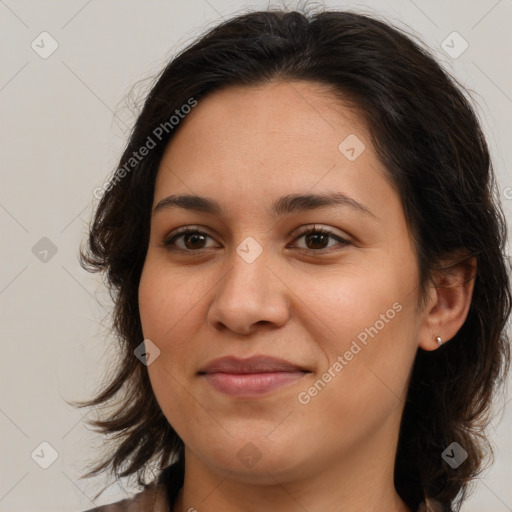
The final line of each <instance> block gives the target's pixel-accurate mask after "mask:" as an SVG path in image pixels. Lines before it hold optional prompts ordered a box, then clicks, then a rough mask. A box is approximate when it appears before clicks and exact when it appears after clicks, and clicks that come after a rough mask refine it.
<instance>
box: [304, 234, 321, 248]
mask: <svg viewBox="0 0 512 512" xmlns="http://www.w3.org/2000/svg"><path fill="white" fill-rule="evenodd" d="M325 237H326V235H324V234H323V233H317V234H313V235H307V236H306V239H307V240H308V241H310V240H311V239H313V245H314V244H315V243H318V242H319V239H324V238H325ZM315 239H316V241H315ZM323 241H324V242H325V240H323ZM320 245H324V244H322V243H321V240H320ZM319 248H320V249H322V248H323V247H313V249H319Z"/></svg>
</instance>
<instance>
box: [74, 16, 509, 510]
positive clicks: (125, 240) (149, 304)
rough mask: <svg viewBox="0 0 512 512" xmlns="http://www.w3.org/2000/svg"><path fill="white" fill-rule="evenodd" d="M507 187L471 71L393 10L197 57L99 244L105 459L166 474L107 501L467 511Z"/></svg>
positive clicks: (498, 297) (118, 196)
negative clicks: (471, 93) (502, 187)
mask: <svg viewBox="0 0 512 512" xmlns="http://www.w3.org/2000/svg"><path fill="white" fill-rule="evenodd" d="M493 180H494V176H493V172H492V167H491V163H490V159H489V153H488V149H487V145H486V142H485V140H484V137H483V135H482V132H481V129H480V127H479V124H478V122H477V119H476V116H475V114H474V112H473V109H472V107H471V106H470V105H469V103H468V102H467V100H466V99H465V97H464V94H463V93H462V92H461V87H460V86H458V85H457V84H456V83H455V81H454V80H453V79H452V78H450V77H449V76H448V75H447V74H446V73H445V72H444V71H443V70H442V69H441V68H440V66H439V65H438V64H437V63H436V62H435V61H434V59H433V58H432V57H431V56H430V55H429V54H428V52H427V51H426V50H424V49H422V48H421V47H420V46H419V45H418V44H417V43H415V42H413V41H412V40H411V39H410V38H409V37H408V36H406V35H404V34H403V33H401V32H400V31H398V30H397V29H395V28H393V27H391V26H389V25H387V24H385V23H383V22H380V21H377V20H375V19H372V18H371V17H367V16H363V15H359V14H354V13H350V12H329V11H327V12H322V13H316V14H301V13H298V12H284V11H272V12H254V13H250V14H245V15H241V16H238V17H236V18H234V19H231V20H228V21H226V22H224V23H222V24H221V25H219V26H217V27H215V28H213V29H212V30H211V31H209V32H208V33H207V34H206V35H204V36H203V37H202V38H201V39H199V40H198V41H197V42H195V43H193V44H192V45H191V46H189V47H188V48H187V49H186V50H185V51H183V52H182V53H181V54H180V55H178V56H177V57H176V58H174V59H173V60H172V61H171V62H170V63H169V64H168V66H167V67H166V69H165V70H164V71H163V72H162V74H161V75H160V77H159V79H158V81H157V82H156V84H155V85H154V87H153V88H152V90H151V92H150V93H149V95H148V97H147V100H146V102H145V105H144V108H143V110H142V112H141V114H140V116H139V118H138V120H137V122H136V124H135V127H134V130H133V132H132V135H131V138H130V141H129V143H128V146H127V148H126V150H125V152H124V154H123V156H122V158H121V161H120V165H119V169H118V170H117V171H116V173H115V175H114V176H113V177H112V179H111V181H110V184H109V186H108V187H107V188H106V189H105V190H104V191H102V198H101V201H100V204H99V206H98V210H97V212H96V216H95V219H94V223H93V225H92V227H91V231H90V236H89V246H88V248H87V249H86V250H84V251H83V264H84V266H86V268H88V269H89V270H92V271H104V272H106V275H107V278H108V283H109V285H110V287H111V289H112V291H113V293H114V297H115V318H114V320H115V326H116V330H117V333H118V336H119V340H120V343H121V349H122V354H123V359H122V362H121V364H120V366H119V368H118V371H117V374H116V375H115V376H114V377H113V378H112V381H111V382H110V384H109V385H108V387H106V389H104V390H103V392H102V393H100V394H99V395H98V396H97V397H95V398H94V399H93V400H91V402H89V403H88V404H86V405H89V406H91V405H94V406H98V405H110V407H113V409H112V408H111V409H110V415H109V416H106V417H104V418H103V419H101V420H99V421H97V422H95V425H96V426H97V427H99V429H100V430H101V431H102V432H104V433H105V434H108V435H111V436H112V435H113V436H114V437H115V439H116V440H117V445H116V447H115V451H114V452H113V453H112V454H111V455H110V456H108V457H107V458H106V459H105V460H103V461H102V462H101V463H99V464H98V466H97V467H96V468H95V469H94V470H93V471H92V473H91V474H95V473H98V472H100V471H104V470H108V469H110V470H112V471H113V473H114V474H115V476H116V477H124V476H131V475H137V476H138V477H139V482H140V483H141V485H142V484H144V485H145V490H143V491H142V492H141V493H139V494H138V495H137V496H136V497H134V498H133V499H130V500H124V501H122V502H119V503H117V504H114V505H110V506H106V507H100V508H98V509H95V510H96V511H110V512H113V511H121V510H130V511H132V510H133V511H135V510H137V511H138V510H155V511H156V510H159V511H160V510H161V511H167V510H169V511H171V510H172V511H175V512H178V511H179V512H181V511H185V510H188V511H193V510H197V511H199V512H203V511H218V510H223V511H231V510H236V511H240V510H247V511H259V510H265V511H274V510H280V511H295V510H307V511H310V512H313V511H324V512H327V511H339V510H343V511H350V512H360V511H365V512H367V511H369V510H379V511H381V510H382V511H383V510H385V511H386V512H399V511H400V512H405V511H409V512H411V511H417V510H444V511H451V510H458V509H459V508H460V505H461V504H462V503H463V501H464V499H465V497H466V491H467V485H468V483H469V482H470V481H471V479H472V478H474V477H475V476H476V475H477V474H478V472H479V470H480V469H481V467H482V464H483V462H484V455H483V454H484V452H483V448H482V444H481V440H482V439H485V437H484V433H483V432H484V431H483V429H484V427H485V426H486V413H487V412H488V409H489V406H490V403H491V398H492V396H493V394H494V392H495V390H496V389H498V386H499V384H500V383H501V382H502V380H503V378H504V376H505V374H506V372H507V370H508V365H509V345H508V340H507V338H506V336H505V331H504V329H505V324H506V320H507V317H508V315H509V313H510V307H511V306H510V304H511V294H510V286H509V278H508V275H507V268H506V264H505V259H504V256H503V249H504V243H505V222H504V219H503V215H502V213H501V209H500V206H499V204H498V202H497V200H496V199H495V190H494V181H493ZM112 404H113V405H112ZM155 465H156V467H157V470H158V472H159V474H155V472H154V471H153V472H152V470H151V469H150V468H154V467H155ZM148 472H150V473H151V474H150V475H149V476H148ZM147 482H149V483H147Z"/></svg>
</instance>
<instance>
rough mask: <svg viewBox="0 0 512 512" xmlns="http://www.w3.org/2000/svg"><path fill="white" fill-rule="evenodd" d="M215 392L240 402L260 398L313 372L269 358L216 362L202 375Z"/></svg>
mask: <svg viewBox="0 0 512 512" xmlns="http://www.w3.org/2000/svg"><path fill="white" fill-rule="evenodd" d="M198 373H199V375H200V376H201V377H203V378H205V379H206V381H207V382H208V384H210V385H211V386H212V387H213V388H214V389H215V390H217V391H219V392H221V393H223V394H226V395H229V396H232V397H238V398H250V397H258V396H263V395H267V394H269V393H271V392H272V391H276V390H278V389H281V388H283V387H286V386H289V385H291V384H293V383H294V382H296V381H297V380H299V379H301V378H302V377H303V376H304V375H305V374H306V373H310V371H309V370H307V369H305V368H302V367H300V366H298V365H296V364H293V363H290V362H289V361H285V360H284V359H278V358H275V357H269V356H253V357H250V358H246V359H241V358H238V357H233V356H228V357H222V358H219V359H215V360H213V361H211V362H210V363H208V364H207V365H206V366H205V367H204V368H203V369H201V370H200V371H199V372H198Z"/></svg>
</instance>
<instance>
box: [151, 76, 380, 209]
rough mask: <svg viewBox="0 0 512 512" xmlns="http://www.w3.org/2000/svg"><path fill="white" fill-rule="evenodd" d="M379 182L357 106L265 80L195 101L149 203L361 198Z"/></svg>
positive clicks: (310, 87)
mask: <svg viewBox="0 0 512 512" xmlns="http://www.w3.org/2000/svg"><path fill="white" fill-rule="evenodd" d="M362 183H365V186H364V187H361V184H362ZM383 186H384V187H385V186H387V187H388V188H389V184H388V183H387V177H386V173H385V169H384V167H383V166H382V164H381V163H380V161H379V160H378V158H377V156H376V155H375V152H374V150H373V146H372V144H371V141H370V136H369V132H368V129H367V126H366V122H365V119H364V118H363V116H362V115H360V114H359V113H358V111H357V109H355V108H350V107H349V106H347V105H346V104H344V103H343V102H341V101H340V99H339V98H337V97H336V96H335V95H334V94H333V93H332V92H331V91H330V90H329V89H328V88H327V87H325V86H323V85H322V84H316V83H309V82H272V83H268V84H264V85H260V86H257V87H241V86H236V87H235V86H231V87H226V88H224V89H222V90H219V91H216V92H214V93H212V94H211V95H209V96H207V97H206V98H204V99H202V100H201V101H199V103H198V105H197V106H196V107H195V108H194V109H193V110H192V111H191V112H190V114H188V115H187V117H186V118H185V119H184V121H182V123H181V125H180V126H179V129H178V131H177V132H176V134H175V135H174V137H173V139H172V140H171V142H170V143H169V145H168V147H167V148H166V151H165V153H164V156H163V158H162V161H161V164H160V169H159V172H158V176H157V182H156V189H155V203H156V202H158V201H159V200H161V199H162V197H164V196H165V195H168V194H171V193H177V192H179V193H187V194H198V195H207V196H211V195H212V191H215V192H216V193H215V195H216V197H217V199H218V200H219V201H235V200H237V199H239V200H240V199H241V198H243V201H247V204H249V203H250V202H252V201H259V202H260V203H261V202H265V201H271V200H272V198H275V197H277V196H278V195H279V196H281V195H283V194H284V193H304V192H305V191H308V190H310V191H311V190H313V189H315V190H316V191H318V192H327V191H329V192H330V191H337V190H338V191H343V193H345V194H347V195H349V196H351V197H353V198H354V199H355V200H359V201H360V202H363V203H364V202H365V201H364V196H365V195H366V196H368V195H372V194H373V195H375V194H380V195H381V196H382V190H381V189H382V187H383ZM387 192H388V193H389V192H390V191H389V190H388V191H387Z"/></svg>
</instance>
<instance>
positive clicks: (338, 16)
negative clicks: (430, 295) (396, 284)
mask: <svg viewBox="0 0 512 512" xmlns="http://www.w3.org/2000/svg"><path fill="white" fill-rule="evenodd" d="M273 80H284V81H294V80H304V81H309V82H314V83H319V84H323V85H326V86H328V87H329V89H330V90H331V91H332V93H333V94H334V95H336V96H337V97H339V99H340V100H341V101H343V102H345V103H346V102H347V101H349V102H350V103H351V104H353V105H355V106H356V107H357V108H358V110H359V112H361V114H362V115H363V116H364V117H365V119H366V121H367V123H368V126H369V128H370V132H371V137H372V142H373V144H374V146H375V148H376V151H377V154H378V157H379V158H380V159H381V161H382V163H383V164H384V165H385V167H386V170H387V172H388V175H389V179H390V182H391V183H392V184H393V185H394V186H395V188H396V190H397V192H398V193H399V195H400V197H401V201H402V205H403V210H404V213H405V217H406V220H407V223H408V226H409V229H410V232H411V235H412V236H413V240H414V244H415V249H416V253H417V261H418V267H419V275H420V293H419V296H420V298H421V297H424V296H425V295H424V294H425V291H426V289H427V286H428V284H429V283H431V282H432V279H433V275H434V273H435V272H438V271H439V265H440V263H441V262H442V261H445V259H446V258H447V257H450V256H451V255H454V254H464V255H465V257H468V258H469V257H475V258H476V260H477V267H476V276H475V285H474V291H473V297H472V302H471V306H470V309H469V313H468V316H467V319H466V321H465V323H464V324H463V326H462V327H461V329H460V330H459V332H458V333H457V334H456V336H455V337H454V338H453V339H452V340H450V341H449V342H448V343H446V344H445V345H443V346H442V347H441V348H439V349H438V350H435V351H432V352H427V351H424V350H422V349H418V352H417V355H416V358H415V361H414V366H413V368H412V373H411V379H410V384H409V390H408V396H407V400H406V404H405V407H404V411H403V417H402V423H401V428H400V435H399V443H398V449H397V454H396V461H395V487H396V490H397V492H398V493H399V494H400V496H401V497H402V499H403V500H404V501H405V502H406V504H407V505H408V506H409V507H411V508H412V509H413V510H416V509H417V508H418V506H419V504H420V503H421V502H422V501H424V500H425V501H426V502H427V503H428V502H429V501H430V500H435V501H437V502H439V503H440V504H442V506H443V507H445V509H446V510H449V511H452V510H459V509H460V505H461V504H462V502H463V500H464V499H465V498H466V497H467V491H468V484H469V483H470V481H471V480H472V479H474V478H475V476H476V475H477V474H479V472H480V471H481V470H482V467H483V465H484V461H485V459H486V450H485V449H484V445H485V446H490V444H489V443H488V440H487V437H486V435H485V428H486V426H487V425H488V423H489V412H490V405H491V402H492V400H493V398H494V397H495V394H496V391H497V390H498V389H499V388H500V386H501V384H502V383H503V380H504V378H505V376H506V373H507V372H508V369H509V365H510V347H509V340H508V338H507V336H506V326H507V319H508V317H509V314H510V310H511V291H510V281H509V272H508V268H507V262H506V259H505V256H504V251H505V240H506V222H505V219H504V216H503V212H502V209H501V206H500V203H499V200H498V194H497V187H496V182H495V177H494V173H493V169H492V164H491V161H490V156H489V151H488V147H487V144H486V141H485V138H484V135H483V133H482V131H481V128H480V125H479V122H478V119H477V116H476V114H475V111H474V109H473V107H472V106H471V102H470V101H469V100H468V99H467V97H466V96H467V94H466V91H465V90H464V88H463V87H462V86H461V85H460V84H458V83H457V82H456V80H455V79H454V78H453V77H451V76H450V75H449V74H448V73H447V72H446V71H444V70H443V69H442V67H441V66H440V65H439V64H438V63H437V61H436V60H435V59H434V58H433V57H432V55H431V54H430V53H429V51H428V50H427V49H425V48H424V47H423V45H422V44H421V43H420V42H416V41H415V40H414V36H411V35H409V34H407V33H406V32H404V31H402V30H401V29H398V28H396V27H393V26H391V25H390V24H389V23H387V22H383V21H380V20H378V19H377V18H375V17H374V16H367V15H363V14H357V13H354V12H346V11H343V12H340V11H328V10H324V11H321V12H298V11H289V10H286V9H284V10H283V9H281V10H268V11H256V12H249V13H245V14H242V15H238V16H236V17H234V18H232V19H229V20H227V21H224V22H222V23H221V24H219V25H217V26H215V27H214V28H212V29H210V30H208V31H207V32H206V33H205V34H204V35H203V36H202V37H200V38H199V39H198V40H196V41H195V42H193V43H192V44H190V45H189V46H188V47H187V48H186V49H184V50H183V51H181V52H180V53H179V54H178V55H177V56H175V57H174V58H173V59H172V60H171V61H170V62H169V63H168V64H167V65H166V67H165V69H163V71H162V72H161V73H160V75H159V76H158V77H157V79H156V80H155V83H154V85H153V87H152V88H151V90H150V92H149V94H148V95H147V97H146V99H145V103H144V105H143V108H142V110H141V112H140V114H139V116H138V118H137V120H136V123H135V125H134V127H133V130H132V132H131V134H130V137H129V141H128V144H127V146H126V149H125V151H124V153H123V155H122V157H121V159H120V162H119V166H118V171H116V174H114V175H113V176H112V178H111V182H110V185H109V187H107V188H106V190H105V193H104V194H103V195H102V197H101V200H100V202H99V204H98V206H97V210H96V212H95V216H94V218H93V221H92V223H91V226H90V231H89V236H88V239H87V244H86V247H82V248H81V252H80V255H81V263H82V265H83V267H84V268H85V269H87V270H88V271H91V272H98V271H100V272H103V273H104V274H105V276H106V282H107V285H108V287H109V289H110V293H111V296H112V298H113V301H114V311H113V326H114V329H115V333H116V337H117V339H118V342H119V347H120V353H121V359H120V362H119V364H118V367H117V368H116V373H115V374H114V375H113V376H112V377H111V379H110V381H108V382H107V383H105V385H104V387H103V388H102V390H101V391H100V392H99V393H98V395H97V396H95V397H94V398H93V399H91V400H90V401H88V402H85V403H82V404H81V406H89V407H91V406H94V407H99V406H109V407H110V412H109V413H108V414H107V415H105V416H104V417H102V418H101V419H96V420H95V421H92V422H91V423H92V424H93V425H94V426H95V428H96V429H98V430H99V431H100V432H102V433H104V434H105V435H107V436H108V437H110V438H112V441H113V442H114V444H113V450H112V451H111V453H109V454H108V456H106V457H105V458H104V459H103V460H102V461H100V462H98V463H97V464H96V466H95V468H94V469H93V470H92V471H91V472H90V473H88V476H90V475H93V474H97V473H99V472H102V471H106V470H110V471H111V472H112V473H113V474H115V476H116V477H123V476H129V475H132V476H135V475H137V476H138V480H139V483H142V481H143V477H142V475H144V471H145V469H147V467H148V465H149V464H150V463H157V464H158V466H159V468H160V469H162V468H163V467H165V465H167V464H169V462H170V461H172V460H178V461H179V462H180V463H183V456H184V455H183V442H182V441H181V439H180V438H179V437H178V435H177V433H176V432H175V431H174V430H173V428H172V426H171V425H170V424H169V423H168V421H167V419H166V418H165V416H164V414H163V413H162V411H161V409H160V407H159V405H158V403H157V401H156V398H155V396H154V393H153V390H152V388H151V384H150V381H149V377H148V373H147V369H146V367H145V366H144V365H142V364H141V363H140V362H139V360H138V359H137V358H136V357H135V356H134V350H135V348H136V347H137V346H138V345H139V344H140V343H141V341H142V340H143V333H142V328H141V321H140V316H139V309H138V287H139V281H140V277H141V272H142V268H143V265H144V260H145V255H146V251H147V247H148V241H149V229H150V214H151V206H152V201H153V193H154V185H155V177H156V173H157V170H158V166H159V163H160V160H161V158H162V155H163V151H164V149H165V147H166V145H167V144H168V142H169V141H170V140H171V138H172V137H173V135H174V133H176V130H177V129H179V125H178V126H176V127H174V126H172V127H171V126H170V125H169V120H170V119H171V117H172V116H173V115H176V113H177V112H176V111H180V112H182V111H183V110H182V109H183V106H184V105H187V104H191V99H192V100H195V101H197V102H199V103H200V102H201V99H202V98H205V97H206V96H207V95H208V94H210V93H212V92H213V91H216V90H219V89H220V88H224V87H227V86H230V85H243V86H248V87H249V86H253V85H261V84H265V83H268V82H270V81H273ZM166 122H167V123H168V124H167V125H165V123H166ZM159 126H160V127H162V126H167V128H168V129H167V130H160V131H159V132H157V133H158V134H159V137H156V136H155V130H156V129H157V127H159ZM148 137H150V138H151V139H152V141H153V142H154V143H155V147H153V148H152V149H151V151H149V152H148V153H147V155H146V156H145V157H144V158H141V159H140V160H137V161H135V160H134V159H133V155H134V153H136V152H137V151H139V150H140V148H141V147H143V146H145V145H147V141H148V140H149V139H148ZM123 168H124V170H125V171H124V173H120V170H121V169H123ZM420 303H421V300H420ZM452 442H457V443H458V444H459V445H460V446H461V447H463V448H464V450H465V451H466V452H467V454H468V458H467V460H466V461H465V462H464V463H463V464H462V465H460V466H459V467H458V468H457V469H453V468H451V467H450V466H449V465H448V464H446V463H445V462H444V461H443V459H442V457H441V454H442V452H443V450H444V449H445V448H446V447H447V446H448V445H450V444H451V443H452ZM491 451H492V450H491Z"/></svg>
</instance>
